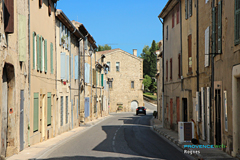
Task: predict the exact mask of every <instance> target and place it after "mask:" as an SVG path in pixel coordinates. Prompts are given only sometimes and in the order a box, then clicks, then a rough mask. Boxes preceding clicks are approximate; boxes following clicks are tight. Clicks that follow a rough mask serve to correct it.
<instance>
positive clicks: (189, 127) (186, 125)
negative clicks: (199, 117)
mask: <svg viewBox="0 0 240 160" xmlns="http://www.w3.org/2000/svg"><path fill="white" fill-rule="evenodd" d="M193 138H194V123H193V122H178V140H179V142H191V140H192V139H193Z"/></svg>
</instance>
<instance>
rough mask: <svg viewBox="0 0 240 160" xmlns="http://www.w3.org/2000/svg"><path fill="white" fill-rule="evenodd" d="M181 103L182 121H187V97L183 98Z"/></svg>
mask: <svg viewBox="0 0 240 160" xmlns="http://www.w3.org/2000/svg"><path fill="white" fill-rule="evenodd" d="M182 103H183V122H187V121H188V111H187V98H183V99H182Z"/></svg>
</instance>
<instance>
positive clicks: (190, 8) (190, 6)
mask: <svg viewBox="0 0 240 160" xmlns="http://www.w3.org/2000/svg"><path fill="white" fill-rule="evenodd" d="M189 17H192V0H189Z"/></svg>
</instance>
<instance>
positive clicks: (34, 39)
mask: <svg viewBox="0 0 240 160" xmlns="http://www.w3.org/2000/svg"><path fill="white" fill-rule="evenodd" d="M36 44H37V42H36V33H35V32H33V69H35V67H36V53H37V50H36Z"/></svg>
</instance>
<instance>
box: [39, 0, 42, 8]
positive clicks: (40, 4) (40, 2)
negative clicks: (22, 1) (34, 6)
mask: <svg viewBox="0 0 240 160" xmlns="http://www.w3.org/2000/svg"><path fill="white" fill-rule="evenodd" d="M39 7H40V8H42V0H39Z"/></svg>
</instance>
